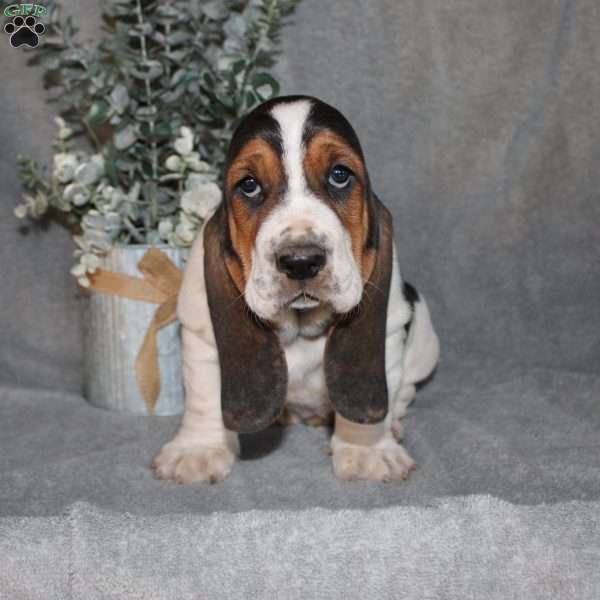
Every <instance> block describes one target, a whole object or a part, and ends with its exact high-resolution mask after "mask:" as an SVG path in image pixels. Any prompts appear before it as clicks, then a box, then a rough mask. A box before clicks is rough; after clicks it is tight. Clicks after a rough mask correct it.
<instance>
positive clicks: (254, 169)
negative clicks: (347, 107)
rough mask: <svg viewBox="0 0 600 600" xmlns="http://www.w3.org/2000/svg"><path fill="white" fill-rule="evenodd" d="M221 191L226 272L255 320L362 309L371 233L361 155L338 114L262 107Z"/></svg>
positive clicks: (236, 140) (283, 102) (286, 102)
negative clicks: (321, 307)
mask: <svg viewBox="0 0 600 600" xmlns="http://www.w3.org/2000/svg"><path fill="white" fill-rule="evenodd" d="M224 188H225V189H224V196H225V210H226V213H227V228H228V234H229V245H230V251H231V252H230V257H229V258H228V260H227V266H228V269H229V271H230V273H231V276H232V278H233V280H234V282H235V284H236V287H237V288H238V289H239V291H240V293H243V294H244V298H245V300H246V302H247V304H248V306H249V307H250V309H251V310H252V311H253V312H254V313H256V314H257V315H258V316H259V317H261V318H263V319H266V320H271V319H274V318H275V317H276V316H277V314H278V313H279V311H281V310H285V309H288V308H290V309H307V308H312V307H315V306H317V305H318V304H327V305H330V306H331V307H332V308H333V310H334V312H336V313H339V314H343V313H346V312H348V311H350V310H351V309H352V308H354V307H355V306H357V305H358V304H359V302H360V300H361V297H362V292H363V285H364V282H365V281H367V280H368V279H369V277H370V275H371V272H372V270H373V265H374V249H375V246H376V231H377V229H376V220H375V216H374V210H375V208H374V200H373V197H372V194H371V190H370V185H369V177H368V174H367V169H366V166H365V161H364V158H363V153H362V150H361V147H360V144H359V141H358V138H357V137H356V134H355V132H354V130H353V129H352V127H351V125H350V124H349V123H348V121H347V120H346V119H345V118H344V117H343V116H342V114H341V113H339V112H338V111H337V110H336V109H334V108H332V107H331V106H329V105H327V104H325V103H323V102H320V101H318V100H316V99H311V98H304V97H289V98H281V99H277V100H274V101H270V102H268V103H266V104H263V105H261V106H260V107H258V108H257V109H256V110H254V111H253V112H252V113H250V114H249V115H248V116H247V117H246V118H245V119H244V120H243V121H242V122H241V124H240V125H239V127H238V129H237V131H236V132H235V135H234V137H233V140H232V142H231V146H230V150H229V156H228V160H227V165H226V170H225V177H224Z"/></svg>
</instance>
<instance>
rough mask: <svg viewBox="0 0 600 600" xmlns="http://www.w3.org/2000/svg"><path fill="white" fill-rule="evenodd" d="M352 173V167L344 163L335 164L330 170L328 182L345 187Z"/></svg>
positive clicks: (339, 187) (337, 186)
mask: <svg viewBox="0 0 600 600" xmlns="http://www.w3.org/2000/svg"><path fill="white" fill-rule="evenodd" d="M351 175H352V172H351V171H350V169H348V168H346V167H344V166H342V165H335V167H333V169H331V171H329V177H328V178H327V183H329V185H332V186H333V187H335V188H338V189H341V188H345V187H346V186H347V185H348V184H349V183H350V176H351Z"/></svg>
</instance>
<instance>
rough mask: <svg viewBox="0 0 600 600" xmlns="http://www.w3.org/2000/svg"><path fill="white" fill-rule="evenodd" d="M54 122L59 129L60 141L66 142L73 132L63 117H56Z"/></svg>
mask: <svg viewBox="0 0 600 600" xmlns="http://www.w3.org/2000/svg"><path fill="white" fill-rule="evenodd" d="M54 122H55V123H56V126H57V127H58V138H59V139H60V140H66V139H68V138H70V137H71V136H72V135H73V130H72V129H71V128H70V127H69V126H68V125H67V123H66V121H65V120H64V119H63V118H62V117H55V118H54Z"/></svg>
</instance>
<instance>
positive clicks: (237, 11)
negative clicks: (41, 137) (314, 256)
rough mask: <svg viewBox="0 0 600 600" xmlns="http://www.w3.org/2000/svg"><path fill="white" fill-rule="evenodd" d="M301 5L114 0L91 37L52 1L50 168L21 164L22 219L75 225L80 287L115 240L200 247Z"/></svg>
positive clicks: (39, 59)
mask: <svg viewBox="0 0 600 600" xmlns="http://www.w3.org/2000/svg"><path fill="white" fill-rule="evenodd" d="M296 1H297V0H160V1H159V0H106V1H105V2H104V4H103V13H102V15H103V23H104V26H103V29H104V35H103V38H102V40H101V41H100V43H98V44H97V45H95V46H90V45H83V44H81V43H80V42H79V41H78V39H77V30H76V28H75V25H74V24H73V22H72V20H71V18H70V17H67V18H63V17H62V14H61V9H60V6H59V5H55V6H54V7H53V8H52V10H51V17H50V20H51V22H50V24H49V26H48V31H47V35H46V36H45V38H44V44H43V45H41V46H40V48H39V49H38V50H37V51H36V53H35V55H34V58H33V59H32V62H35V63H41V64H42V65H43V68H44V81H45V84H46V86H47V88H48V90H49V100H50V101H51V102H53V103H55V105H56V109H57V113H58V114H59V115H60V118H59V119H57V124H58V127H59V132H58V137H57V140H56V142H55V151H56V154H55V157H54V170H53V172H52V174H51V175H50V176H48V175H47V174H46V172H45V171H44V170H43V169H41V168H40V167H39V165H36V164H35V163H34V162H33V161H31V160H30V159H26V158H20V159H19V165H20V168H21V176H22V182H23V186H24V188H25V189H26V192H27V193H26V194H25V195H24V202H23V204H20V205H19V206H17V208H16V209H15V214H16V215H17V216H18V217H25V216H29V217H33V218H36V219H39V218H42V217H50V218H57V219H59V220H60V221H61V222H63V223H65V224H66V225H67V226H69V227H71V228H72V229H73V230H74V231H75V232H76V234H77V235H76V238H75V240H76V242H77V245H78V250H77V251H76V254H77V256H78V257H79V259H80V260H79V264H78V265H77V266H76V267H75V269H74V274H76V275H77V276H78V277H79V278H80V282H81V283H82V284H84V285H85V283H86V277H85V273H86V272H87V271H90V270H93V268H95V267H94V265H96V264H97V257H98V256H101V255H102V254H103V253H104V252H106V250H107V249H108V248H110V245H111V244H112V243H114V242H122V243H156V242H159V241H161V240H166V241H169V242H170V243H172V244H174V245H180V246H186V245H189V244H190V243H191V241H192V240H193V237H194V234H195V231H196V230H197V227H198V226H199V225H200V224H201V223H202V221H203V219H204V218H205V217H206V215H207V214H208V212H209V210H208V209H209V208H214V204H215V202H217V201H218V200H219V199H220V192H219V195H217V191H216V190H218V188H217V186H216V182H217V180H218V178H219V175H220V173H221V170H222V167H223V163H224V160H225V152H226V146H227V143H228V140H229V139H230V137H231V134H232V132H233V129H234V128H235V126H236V124H237V122H238V121H239V119H240V117H241V116H242V115H243V114H245V113H246V112H248V111H249V110H251V109H252V108H253V107H254V106H256V105H257V104H258V103H260V102H262V101H263V100H266V99H268V98H270V97H273V96H275V95H277V94H278V93H279V85H278V83H277V81H275V79H274V78H273V77H272V75H271V74H270V73H269V69H270V67H272V65H273V64H274V62H275V59H276V44H277V41H278V39H279V35H280V31H281V27H282V25H283V23H284V20H285V17H286V16H287V15H289V14H290V13H291V11H292V10H293V7H294V4H295V2H296ZM85 147H87V150H82V149H81V148H85ZM94 256H95V257H96V258H94Z"/></svg>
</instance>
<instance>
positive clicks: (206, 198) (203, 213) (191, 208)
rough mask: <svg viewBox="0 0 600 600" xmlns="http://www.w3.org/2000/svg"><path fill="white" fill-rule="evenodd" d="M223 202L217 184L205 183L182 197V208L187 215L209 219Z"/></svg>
mask: <svg viewBox="0 0 600 600" xmlns="http://www.w3.org/2000/svg"><path fill="white" fill-rule="evenodd" d="M220 202H221V190H220V189H219V186H218V185H217V184H216V183H212V182H210V183H203V184H200V185H197V186H195V187H194V188H192V189H191V190H188V191H187V192H184V193H183V195H182V196H181V208H182V209H183V210H184V212H186V213H190V214H191V215H195V216H197V217H200V218H201V219H206V218H208V217H209V216H210V215H211V214H212V213H213V212H214V211H215V209H216V208H217V206H219V204H220Z"/></svg>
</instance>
